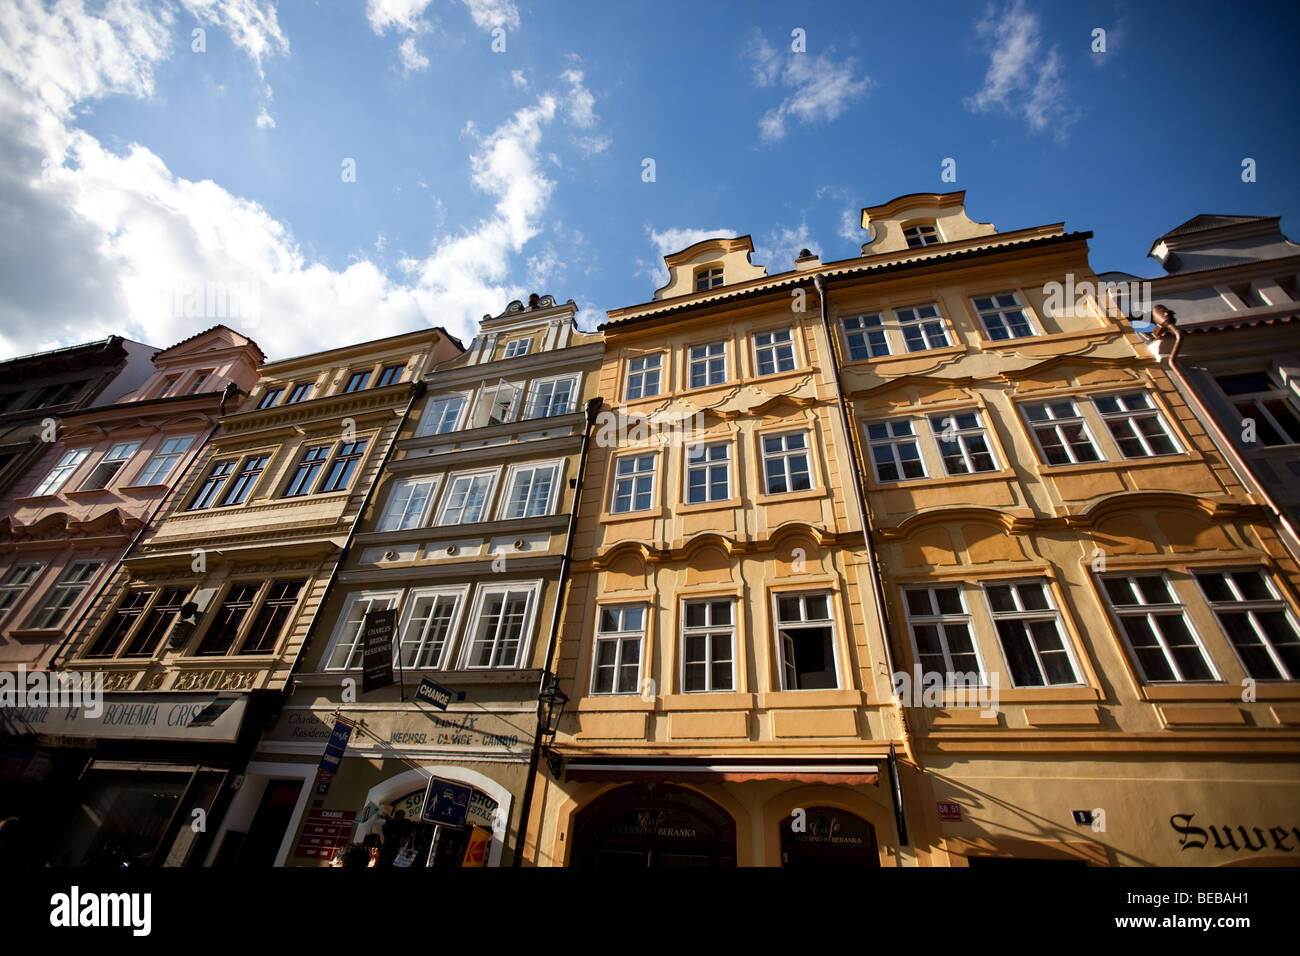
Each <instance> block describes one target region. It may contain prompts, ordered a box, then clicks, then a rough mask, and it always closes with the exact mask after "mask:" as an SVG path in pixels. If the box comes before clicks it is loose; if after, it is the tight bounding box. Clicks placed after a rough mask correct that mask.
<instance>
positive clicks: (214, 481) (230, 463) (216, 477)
mask: <svg viewBox="0 0 1300 956" xmlns="http://www.w3.org/2000/svg"><path fill="white" fill-rule="evenodd" d="M234 470H235V459H233V458H230V459H227V460H226V461H219V462H217V463H216V464H215V465H213V466H212V470H211V471H210V472H208V477H206V478H204V479H203V484H202V485H200V486H199V493H198V494H197V495H195V496H194V503H193V504H191V505H190V510H191V511H198V510H199V509H200V508H211V507H212V505H213V504H215V503H216V500H217V495H219V494H220V493H221V488H222V486H223V485H224V484H225V483H226V479H227V478H229V477H230V473H231V472H232V471H234Z"/></svg>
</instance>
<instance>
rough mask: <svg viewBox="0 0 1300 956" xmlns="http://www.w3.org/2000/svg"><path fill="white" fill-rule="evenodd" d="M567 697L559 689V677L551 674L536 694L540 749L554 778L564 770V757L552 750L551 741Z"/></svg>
mask: <svg viewBox="0 0 1300 956" xmlns="http://www.w3.org/2000/svg"><path fill="white" fill-rule="evenodd" d="M568 702H569V697H568V695H567V694H565V693H564V691H562V690H560V678H559V677H558V676H556V675H552V676H551V679H550V680H549V681H548V682H547V684H546V686H545V687H544V688H542V692H541V693H540V694H538V695H537V716H538V718H539V720H538V728H537V730H538V736H539V737H540V738H541V741H542V750H543V751H544V752H545V754H546V768H547V769H548V770H550V771H551V776H552V777H553V778H555V779H556V780H559V779H560V775H561V774H562V773H563V772H564V758H563V757H561V756H560V755H559V754H557V753H554V752H552V750H551V743H552V742H553V741H554V740H555V734H556V732H557V731H559V729H560V719H561V718H562V717H563V716H564V705H565V704H567V703H568Z"/></svg>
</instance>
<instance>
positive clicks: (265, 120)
mask: <svg viewBox="0 0 1300 956" xmlns="http://www.w3.org/2000/svg"><path fill="white" fill-rule="evenodd" d="M257 128H258V129H275V118H274V117H273V116H271V114H270V113H268V112H267V111H266V107H265V106H263V107H262V112H260V113H258V114H257Z"/></svg>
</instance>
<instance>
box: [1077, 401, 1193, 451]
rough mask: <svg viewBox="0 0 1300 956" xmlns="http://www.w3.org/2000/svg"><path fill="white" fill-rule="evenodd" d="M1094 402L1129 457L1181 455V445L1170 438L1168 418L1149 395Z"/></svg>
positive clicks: (1112, 435)
mask: <svg viewBox="0 0 1300 956" xmlns="http://www.w3.org/2000/svg"><path fill="white" fill-rule="evenodd" d="M1092 403H1093V404H1094V405H1096V406H1097V411H1098V412H1100V413H1101V417H1102V419H1103V420H1104V421H1105V422H1106V427H1107V428H1109V429H1110V434H1111V437H1112V438H1114V439H1115V444H1116V445H1118V446H1119V450H1120V454H1122V455H1123V456H1124V457H1125V458H1151V457H1154V456H1156V455H1176V454H1178V451H1179V448H1178V445H1177V444H1175V442H1174V440H1173V438H1172V437H1171V436H1170V434H1169V429H1168V428H1167V427H1166V426H1165V420H1164V417H1163V416H1162V415H1161V414H1160V412H1159V411H1158V410H1157V409H1156V406H1155V404H1154V403H1153V402H1152V401H1151V396H1150V395H1148V394H1147V393H1146V392H1125V393H1123V394H1120V395H1105V396H1102V397H1100V398H1094V399H1093V400H1092Z"/></svg>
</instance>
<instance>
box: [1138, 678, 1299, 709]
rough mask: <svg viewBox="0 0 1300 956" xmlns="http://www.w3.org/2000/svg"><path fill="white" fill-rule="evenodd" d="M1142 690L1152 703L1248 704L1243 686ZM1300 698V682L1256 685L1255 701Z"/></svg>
mask: <svg viewBox="0 0 1300 956" xmlns="http://www.w3.org/2000/svg"><path fill="white" fill-rule="evenodd" d="M1139 691H1140V693H1141V694H1142V696H1143V698H1145V699H1146V700H1150V701H1175V700H1217V701H1223V702H1224V703H1234V704H1243V703H1248V702H1247V701H1243V700H1242V699H1241V685H1240V684H1228V683H1223V684H1180V685H1174V686H1171V685H1168V684H1142V685H1139ZM1295 699H1300V681H1269V682H1268V683H1265V682H1263V681H1259V680H1257V681H1256V682H1255V700H1257V701H1259V700H1295Z"/></svg>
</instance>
